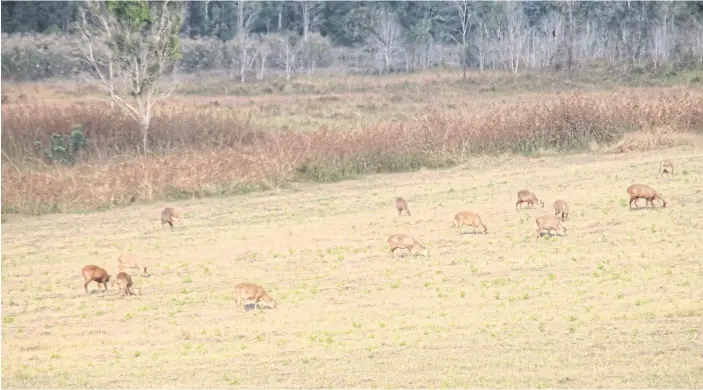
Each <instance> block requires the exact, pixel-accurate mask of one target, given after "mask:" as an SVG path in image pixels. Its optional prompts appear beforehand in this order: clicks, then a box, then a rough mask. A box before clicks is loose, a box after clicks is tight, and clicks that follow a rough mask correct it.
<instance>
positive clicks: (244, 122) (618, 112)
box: [2, 93, 703, 213]
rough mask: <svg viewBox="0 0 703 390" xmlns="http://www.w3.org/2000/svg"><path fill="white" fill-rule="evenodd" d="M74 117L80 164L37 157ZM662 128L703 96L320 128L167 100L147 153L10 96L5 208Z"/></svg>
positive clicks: (451, 161) (134, 133) (577, 142)
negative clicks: (81, 142) (280, 124)
mask: <svg viewBox="0 0 703 390" xmlns="http://www.w3.org/2000/svg"><path fill="white" fill-rule="evenodd" d="M76 123H79V124H83V125H84V131H85V136H86V139H87V145H88V146H87V147H86V148H85V149H84V150H83V151H82V153H83V154H82V155H81V156H80V158H78V159H77V161H78V162H77V163H76V165H74V166H61V165H60V164H52V163H51V161H46V158H45V157H43V156H42V155H40V154H36V152H35V151H34V148H35V147H36V146H35V142H36V141H38V140H40V141H42V140H46V139H47V138H48V137H49V136H50V135H51V134H53V133H54V132H55V131H57V130H58V129H67V128H70V127H71V125H73V124H76ZM659 126H666V127H669V128H672V129H676V130H677V131H700V129H701V128H703V95H693V94H690V93H685V94H680V93H678V94H670V95H663V96H661V97H660V98H659V99H658V100H653V101H651V100H647V101H640V100H639V99H638V98H637V97H636V96H635V95H634V94H613V95H611V96H610V97H607V98H602V97H594V96H588V95H587V94H571V95H566V96H562V97H561V98H560V99H559V100H558V101H553V102H542V103H521V104H519V105H517V106H512V107H504V108H494V109H492V110H488V111H486V112H475V111H471V110H467V109H462V108H452V107H448V106H447V105H446V104H441V103H439V104H435V105H433V106H431V107H430V108H428V109H427V110H425V111H424V112H421V113H418V114H416V115H415V116H414V117H413V118H411V119H409V120H407V121H402V122H398V121H396V122H391V121H382V122H380V123H377V124H375V125H368V126H366V127H363V128H355V129H345V128H341V127H342V126H340V128H339V129H329V128H321V129H319V130H318V131H314V132H295V131H289V130H286V131H277V132H271V131H263V130H262V129H261V128H257V126H256V123H255V120H254V119H252V118H251V117H248V116H246V115H241V114H238V113H237V111H236V110H234V109H233V108H231V107H227V106H213V105H180V106H168V105H166V106H163V107H161V109H159V110H157V112H156V116H155V118H154V119H153V128H152V132H151V137H152V145H154V149H153V152H152V153H151V154H149V155H147V156H141V155H136V154H135V151H136V150H137V145H138V144H139V142H140V138H139V133H138V128H137V127H136V126H134V124H133V123H130V122H129V120H128V118H126V117H125V116H124V115H121V114H119V113H116V112H111V111H109V110H108V109H107V107H106V105H104V104H103V103H91V102H79V103H68V104H66V103H61V104H54V105H51V104H45V105H41V106H40V105H38V104H34V105H20V104H12V105H3V107H2V128H3V131H2V151H3V172H2V190H3V194H2V195H3V205H2V207H3V212H5V213H7V212H28V213H43V212H50V211H70V210H85V209H100V208H106V207H111V206H114V205H124V204H129V203H131V202H135V201H137V200H153V199H177V198H182V197H192V196H210V195H218V194H229V193H238V192H242V191H249V190H255V189H266V188H272V187H276V186H278V185H281V184H284V183H286V182H291V181H295V180H312V181H334V180H341V179H344V178H347V177H352V176H354V175H359V174H368V173H380V172H398V171H409V170H414V169H418V168H421V167H428V168H434V167H443V166H451V165H455V164H458V163H461V162H462V161H465V160H466V159H467V158H469V157H470V156H472V155H475V154H483V153H490V154H493V153H506V152H508V153H519V154H524V155H534V154H538V153H540V152H541V151H543V150H554V151H569V150H578V149H585V148H586V147H588V145H589V144H592V143H594V142H595V143H598V144H601V145H604V144H610V143H614V142H616V141H618V140H620V139H621V137H622V135H623V134H624V133H625V132H627V131H633V130H648V129H652V128H656V127H659ZM42 159H44V160H43V161H42Z"/></svg>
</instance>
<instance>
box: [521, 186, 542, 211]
mask: <svg viewBox="0 0 703 390" xmlns="http://www.w3.org/2000/svg"><path fill="white" fill-rule="evenodd" d="M523 203H527V204H529V205H530V206H531V207H532V206H534V205H535V204H537V203H539V204H540V205H541V206H542V208H544V202H542V199H539V198H538V197H537V195H535V194H533V193H532V192H530V191H528V190H522V191H520V192H518V193H517V203H515V211H517V209H518V206H520V208H522V204H523Z"/></svg>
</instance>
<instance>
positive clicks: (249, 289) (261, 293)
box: [234, 282, 278, 311]
mask: <svg viewBox="0 0 703 390" xmlns="http://www.w3.org/2000/svg"><path fill="white" fill-rule="evenodd" d="M234 299H235V304H236V305H237V306H239V308H240V309H241V310H242V311H244V306H245V305H246V303H249V302H250V301H254V308H257V307H260V305H259V303H260V302H263V303H265V304H266V305H267V306H268V307H270V308H273V309H275V308H276V307H277V306H278V305H277V304H276V301H274V300H273V299H271V297H270V296H269V294H268V293H267V292H266V290H264V288H263V287H261V286H259V285H258V284H254V283H248V282H241V283H238V284H237V285H236V286H234Z"/></svg>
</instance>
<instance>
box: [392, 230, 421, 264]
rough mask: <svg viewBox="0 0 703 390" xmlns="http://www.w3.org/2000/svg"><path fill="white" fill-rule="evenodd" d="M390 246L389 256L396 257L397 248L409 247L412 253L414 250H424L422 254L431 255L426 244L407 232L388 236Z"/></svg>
mask: <svg viewBox="0 0 703 390" xmlns="http://www.w3.org/2000/svg"><path fill="white" fill-rule="evenodd" d="M388 246H390V252H389V253H388V257H391V256H392V257H393V258H395V250H396V249H407V250H408V251H410V255H412V253H413V252H422V254H423V255H425V258H428V257H429V256H430V252H429V251H428V250H427V248H426V247H425V246H424V245H422V244H420V243H419V242H417V240H416V239H415V238H414V237H412V236H409V235H407V234H394V235H392V236H390V237H388Z"/></svg>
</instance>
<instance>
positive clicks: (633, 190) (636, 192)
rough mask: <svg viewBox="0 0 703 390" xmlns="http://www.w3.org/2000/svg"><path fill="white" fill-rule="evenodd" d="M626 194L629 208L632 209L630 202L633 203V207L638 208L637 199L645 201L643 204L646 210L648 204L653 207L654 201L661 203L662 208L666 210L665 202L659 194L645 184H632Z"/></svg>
mask: <svg viewBox="0 0 703 390" xmlns="http://www.w3.org/2000/svg"><path fill="white" fill-rule="evenodd" d="M627 193H628V194H629V195H630V203H629V205H630V208H632V202H634V203H635V207H637V208H639V206H638V205H637V199H641V198H644V199H646V200H647V201H646V202H645V204H644V207H645V208H646V207H647V205H648V204H650V203H651V204H652V207H654V201H655V200H660V201H661V202H662V208H666V200H664V199H663V198H662V197H661V194H660V193H658V192H657V190H655V189H654V188H652V187H650V186H648V185H645V184H633V185H631V186H629V187H627Z"/></svg>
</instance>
